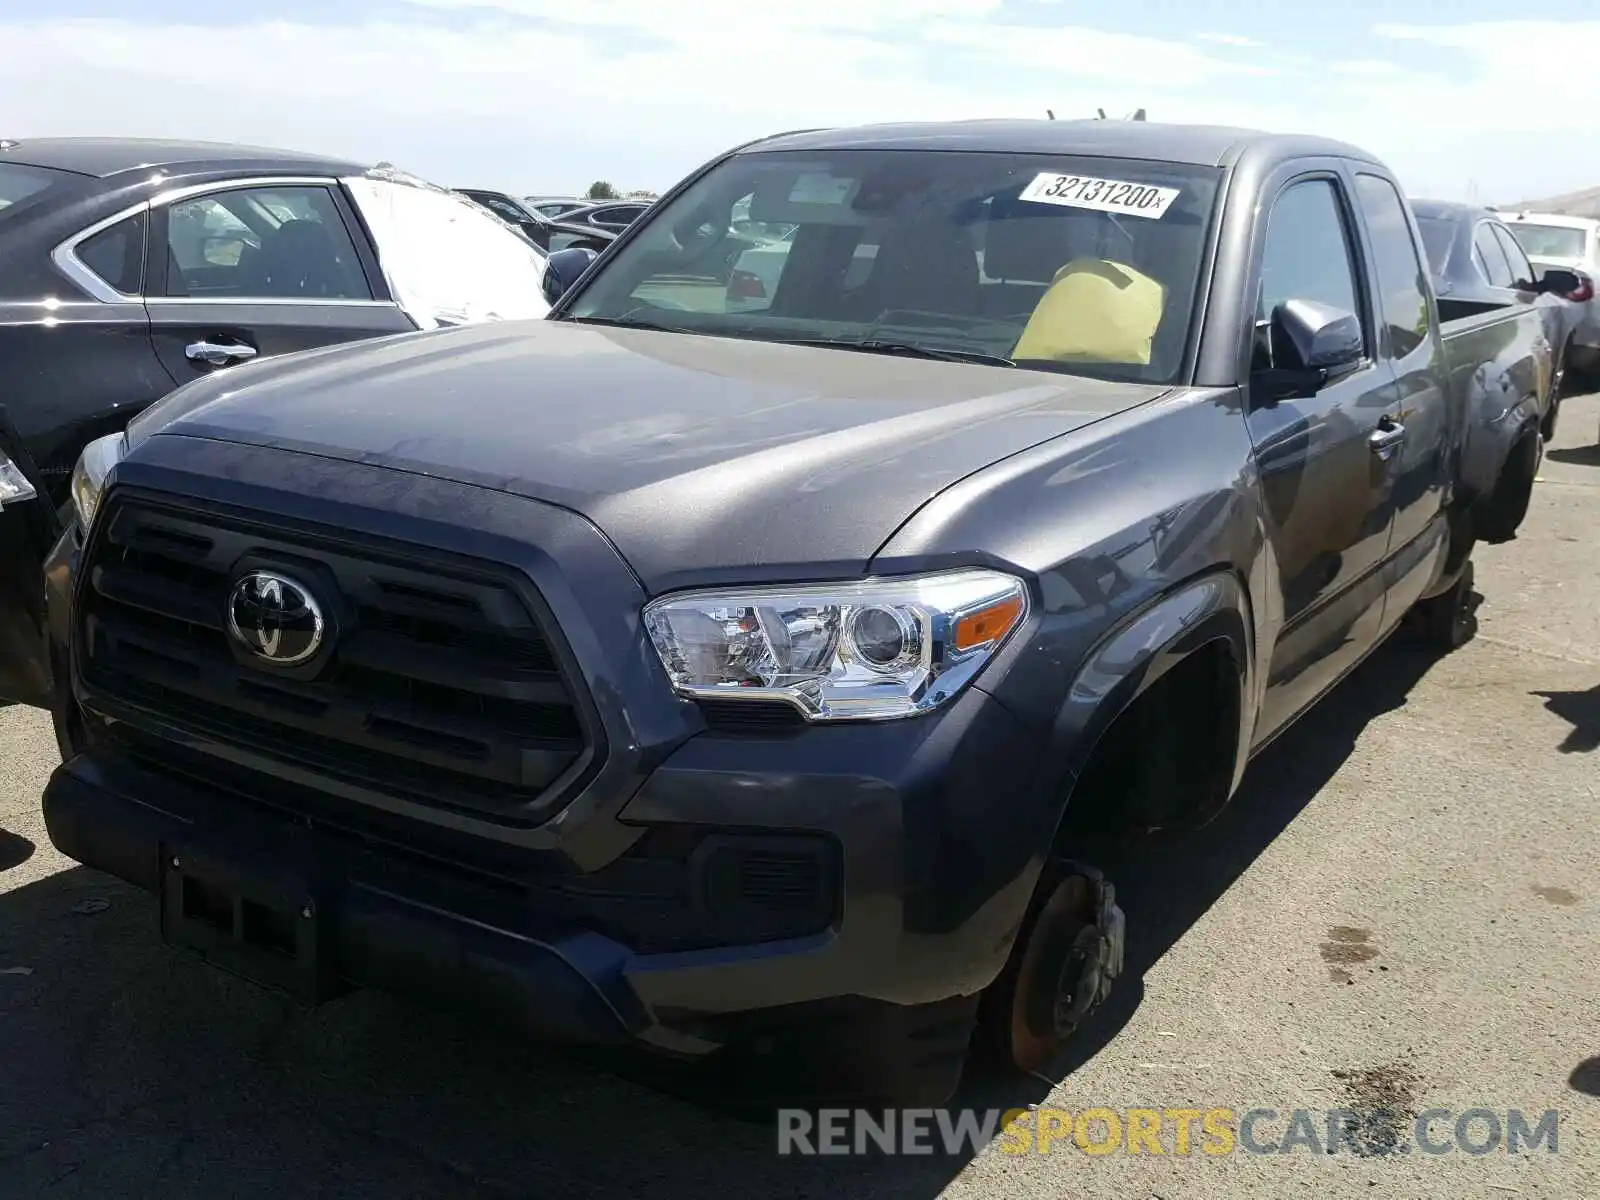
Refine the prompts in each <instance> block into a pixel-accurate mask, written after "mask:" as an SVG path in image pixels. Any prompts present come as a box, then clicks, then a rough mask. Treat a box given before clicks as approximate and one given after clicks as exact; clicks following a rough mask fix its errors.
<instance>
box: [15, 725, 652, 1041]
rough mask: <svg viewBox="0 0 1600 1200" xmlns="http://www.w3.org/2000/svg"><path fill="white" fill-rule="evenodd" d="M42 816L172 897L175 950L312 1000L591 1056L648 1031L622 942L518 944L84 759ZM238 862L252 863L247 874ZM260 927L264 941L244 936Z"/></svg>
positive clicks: (459, 914)
mask: <svg viewBox="0 0 1600 1200" xmlns="http://www.w3.org/2000/svg"><path fill="white" fill-rule="evenodd" d="M173 808H174V809H178V810H182V809H184V808H185V806H184V805H182V804H181V803H179V804H174V805H173ZM44 816H45V824H46V826H47V828H48V830H49V833H50V839H51V841H52V842H53V843H54V844H55V845H56V847H57V848H58V849H59V850H61V851H62V853H64V854H66V855H68V856H69V857H71V858H74V859H76V860H77V861H79V862H81V863H84V864H86V865H88V866H91V867H95V868H97V869H99V870H103V871H106V872H108V873H109V874H112V875H116V876H118V877H119V878H121V879H124V880H127V881H128V882H129V883H132V884H134V885H135V886H137V887H140V888H143V889H144V890H146V891H149V892H152V893H155V894H157V895H159V896H162V897H163V926H164V929H165V931H166V933H167V936H168V940H170V941H174V942H176V943H178V944H181V945H184V946H187V947H188V948H191V949H194V950H197V951H199V952H200V953H203V954H205V955H206V957H208V958H210V959H212V960H213V961H215V962H217V964H218V965H219V966H223V967H226V968H228V969H231V970H234V971H236V972H238V973H240V974H244V975H247V976H250V977H251V978H254V979H256V980H258V981H259V982H262V983H264V984H267V985H269V986H275V987H278V988H280V989H282V990H286V991H289V992H291V993H294V994H296V995H298V996H300V997H301V998H302V999H306V1000H315V999H319V998H321V997H322V996H324V995H326V994H328V990H329V989H328V986H327V984H328V982H329V981H330V980H338V981H345V982H348V983H350V984H354V985H356V986H363V987H374V988H380V989H383V990H387V991H393V992H397V993H401V994H404V995H409V996H413V997H416V998H418V999H421V1000H424V1001H431V1002H435V1003H438V1004H440V1005H441V1006H444V1007H449V1008H452V1009H457V1010H461V1009H465V1010H468V1011H473V1012H481V1013H483V1014H484V1015H485V1016H486V1017H490V1018H492V1019H495V1020H496V1021H497V1023H507V1024H510V1025H512V1026H514V1027H516V1028H519V1029H521V1030H524V1031H526V1032H528V1033H531V1034H533V1035H535V1036H539V1037H548V1038H552V1039H556V1040H560V1041H566V1042H575V1043H580V1044H590V1045H620V1044H623V1043H626V1042H629V1041H631V1040H632V1039H633V1038H634V1037H635V1036H636V1035H637V1034H638V1033H640V1032H641V1031H642V1030H643V1029H644V1028H646V1027H647V1026H648V1025H649V1024H650V1018H649V1015H648V1013H647V1012H646V1011H645V1009H644V1008H643V1006H642V1005H641V1004H640V1003H639V1002H638V1000H637V998H636V997H635V996H634V995H633V994H632V992H631V991H630V990H629V989H628V987H627V984H626V982H625V981H624V979H623V975H622V970H623V966H624V964H625V963H626V961H627V957H628V951H627V950H626V948H624V947H622V946H619V945H618V944H617V943H615V942H612V941H610V940H609V939H607V938H604V937H601V936H600V935H598V934H594V933H591V932H588V931H583V930H577V931H570V930H562V931H549V932H540V933H534V932H522V931H519V930H517V929H516V928H515V926H514V925H512V923H511V922H502V921H498V920H496V919H494V916H495V914H494V913H493V911H492V910H491V909H489V908H485V909H484V919H482V920H478V919H474V917H472V916H469V915H467V913H466V912H464V911H463V910H464V909H469V907H470V906H469V905H467V904H464V903H462V902H461V901H462V898H461V896H460V895H459V894H456V895H453V896H450V897H445V896H440V897H438V899H439V904H438V905H434V904H430V903H428V902H427V900H425V899H422V898H419V897H418V895H417V890H418V889H417V888H416V887H415V886H414V885H415V884H416V882H417V881H415V880H401V879H398V878H395V879H383V878H381V877H379V875H377V874H375V873H370V874H369V872H368V871H366V870H364V869H363V865H362V864H361V863H360V862H357V861H352V858H351V857H350V856H345V855H339V856H338V857H337V859H335V858H334V857H333V852H332V851H330V850H329V848H328V847H326V846H325V845H323V844H320V843H318V842H316V841H314V840H311V839H301V838H298V837H296V836H295V834H294V833H293V831H289V830H285V829H284V828H282V827H281V826H273V825H271V824H270V823H268V822H265V821H262V822H259V823H256V824H255V825H254V826H253V827H252V823H251V821H250V818H249V815H248V814H246V813H242V812H240V811H237V810H236V809H230V810H229V811H228V814H227V825H228V828H227V833H226V836H225V837H224V836H221V835H220V832H219V831H217V830H213V829H208V828H207V826H206V823H205V822H204V820H203V819H199V818H197V817H196V815H195V814H193V813H188V812H181V811H169V810H167V809H164V808H156V807H154V806H152V805H151V804H148V803H145V802H143V801H141V800H139V799H137V798H135V797H133V796H130V795H127V794H124V793H123V792H121V791H119V790H118V789H117V787H116V786H115V780H114V779H113V778H111V777H109V776H108V775H107V773H105V772H104V771H102V770H101V769H100V768H99V766H98V765H97V764H95V763H94V762H92V761H90V760H87V759H85V758H82V757H80V758H77V759H74V760H73V761H71V762H68V763H66V764H63V765H62V766H60V767H58V768H57V769H56V772H55V774H54V775H53V776H52V777H51V780H50V783H49V786H48V787H47V788H46V790H45V795H44ZM241 824H243V826H244V827H241ZM241 848H248V850H247V851H243V852H245V853H248V855H249V856H250V857H249V860H248V861H239V859H238V855H240V854H241V852H242V851H241ZM186 864H204V865H203V866H199V867H198V868H197V869H191V868H190V867H188V866H187V865H186ZM291 880H292V881H294V883H293V884H291V883H290V882H288V881H291ZM186 885H187V886H188V888H189V892H190V894H189V897H188V901H187V903H188V907H187V908H185V903H186V901H185V896H184V893H183V889H184V888H185V886H186ZM395 888H403V889H404V893H405V894H404V895H402V894H401V893H400V892H399V891H396V890H394V889H395ZM174 889H178V890H177V891H176V892H175V891H174ZM247 905H249V906H251V907H250V908H246V906H247ZM446 905H448V906H447V907H446ZM228 906H232V908H233V910H234V918H233V921H232V923H231V924H230V920H229V913H228V911H227V908H228ZM302 910H307V911H310V912H311V913H312V914H313V916H311V917H307V916H304V915H303V912H302ZM252 913H253V914H254V915H253V916H252V915H250V914H252ZM297 917H299V918H300V919H302V920H305V921H307V923H308V924H310V925H314V927H315V933H314V935H313V936H312V937H311V945H312V947H314V950H308V949H307V948H306V946H305V945H304V938H302V937H301V935H300V934H299V932H298V930H294V929H293V926H292V922H293V920H294V919H295V918H297ZM252 920H253V921H254V922H255V923H256V927H257V929H258V930H259V932H258V933H252V932H251V931H250V930H249V929H248V928H247V927H246V926H247V924H248V922H250V921H252ZM508 925H509V926H511V927H509V928H508V927H507V926H508ZM286 930H291V932H285V931H286ZM274 950H276V951H278V952H279V957H278V958H274V957H273V954H272V951H274Z"/></svg>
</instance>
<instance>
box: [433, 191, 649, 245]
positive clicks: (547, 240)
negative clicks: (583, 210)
mask: <svg viewBox="0 0 1600 1200" xmlns="http://www.w3.org/2000/svg"><path fill="white" fill-rule="evenodd" d="M456 191H458V192H460V193H461V194H462V195H463V196H467V197H469V198H470V199H472V200H475V201H477V203H479V204H481V205H483V207H485V208H487V209H488V210H489V211H490V212H492V213H494V215H495V216H497V217H499V218H500V219H501V220H502V221H504V222H506V224H508V225H511V226H513V227H514V228H516V229H520V230H521V231H522V233H523V234H524V235H525V236H526V237H527V238H528V240H529V241H531V242H532V243H533V244H534V245H535V246H538V247H539V249H541V250H543V251H544V252H545V253H547V254H553V253H554V252H555V251H557V250H574V249H576V250H593V251H594V252H595V253H596V254H598V253H600V251H602V250H604V249H605V248H606V246H607V245H609V244H610V243H611V241H612V240H613V239H614V238H615V237H616V236H617V231H616V230H613V229H608V228H605V227H603V226H599V225H581V224H575V223H573V222H571V221H568V220H566V219H565V218H561V219H552V218H550V217H547V216H545V215H544V214H543V213H540V212H538V211H536V210H535V209H534V208H533V207H532V206H530V205H528V204H525V203H523V202H522V201H521V200H518V199H517V198H516V197H515V196H512V195H510V194H509V193H506V192H491V191H489V190H487V189H486V188H457V189H456Z"/></svg>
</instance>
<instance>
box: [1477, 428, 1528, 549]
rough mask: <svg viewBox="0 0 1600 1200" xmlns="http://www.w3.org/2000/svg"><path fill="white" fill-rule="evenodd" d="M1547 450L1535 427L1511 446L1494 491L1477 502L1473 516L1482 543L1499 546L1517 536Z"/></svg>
mask: <svg viewBox="0 0 1600 1200" xmlns="http://www.w3.org/2000/svg"><path fill="white" fill-rule="evenodd" d="M1543 449H1544V441H1543V439H1542V438H1541V437H1540V435H1539V431H1538V430H1537V429H1533V428H1529V429H1527V430H1526V431H1524V433H1523V434H1522V436H1521V437H1520V438H1518V439H1517V443H1516V445H1514V446H1512V447H1511V452H1510V453H1509V454H1507V455H1506V465H1505V466H1504V467H1502V468H1501V470H1500V478H1499V480H1498V481H1497V482H1496V483H1495V486H1494V491H1493V492H1491V493H1490V494H1489V495H1487V496H1485V497H1483V498H1482V499H1481V500H1480V501H1479V502H1478V503H1477V505H1476V506H1475V509H1474V512H1473V514H1472V516H1473V529H1474V530H1475V532H1476V533H1477V536H1478V537H1479V539H1480V540H1482V541H1485V542H1488V543H1489V544H1490V545H1492V546H1497V545H1499V544H1501V543H1502V542H1509V541H1511V540H1513V539H1514V538H1515V537H1516V536H1517V530H1518V529H1519V528H1521V526H1522V521H1523V518H1525V517H1526V516H1527V515H1528V505H1529V504H1530V503H1531V502H1532V500H1533V481H1534V479H1535V477H1536V476H1537V475H1538V473H1539V460H1540V458H1541V457H1542V451H1543Z"/></svg>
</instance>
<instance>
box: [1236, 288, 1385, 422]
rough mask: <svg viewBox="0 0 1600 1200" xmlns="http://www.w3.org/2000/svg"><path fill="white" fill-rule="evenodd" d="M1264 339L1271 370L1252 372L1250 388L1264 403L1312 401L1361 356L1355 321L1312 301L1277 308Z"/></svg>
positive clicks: (1287, 302) (1351, 315) (1349, 315)
mask: <svg viewBox="0 0 1600 1200" xmlns="http://www.w3.org/2000/svg"><path fill="white" fill-rule="evenodd" d="M1266 333H1267V340H1268V345H1269V346H1270V348H1271V354H1272V365H1271V367H1269V368H1266V369H1264V370H1258V371H1256V372H1254V373H1253V374H1252V376H1251V379H1250V385H1251V388H1252V389H1253V390H1256V389H1259V390H1260V391H1261V392H1262V393H1264V394H1263V395H1262V397H1261V398H1262V399H1264V400H1266V401H1268V402H1271V401H1276V400H1293V399H1300V398H1303V397H1306V396H1314V395H1316V394H1317V392H1318V391H1319V390H1321V389H1322V388H1323V387H1324V386H1326V385H1327V383H1328V382H1329V381H1330V380H1332V379H1335V378H1337V377H1338V376H1340V375H1344V374H1346V373H1348V372H1349V371H1351V370H1353V369H1354V368H1355V367H1357V366H1359V365H1360V364H1361V361H1362V359H1363V358H1364V357H1365V356H1366V339H1365V337H1364V336H1363V334H1362V330H1361V318H1360V317H1358V316H1356V315H1355V313H1353V312H1347V311H1346V310H1344V309H1342V308H1335V307H1334V306H1333V305H1331V304H1319V303H1317V302H1316V301H1314V300H1285V301H1284V302H1283V303H1282V304H1279V305H1278V306H1277V307H1275V308H1274V309H1273V310H1272V317H1271V320H1270V321H1268V323H1267V330H1266Z"/></svg>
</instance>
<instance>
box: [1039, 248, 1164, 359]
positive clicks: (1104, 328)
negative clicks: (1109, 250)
mask: <svg viewBox="0 0 1600 1200" xmlns="http://www.w3.org/2000/svg"><path fill="white" fill-rule="evenodd" d="M1166 300H1167V289H1166V288H1165V287H1163V286H1162V285H1161V284H1159V283H1157V282H1156V281H1155V280H1154V279H1151V278H1150V276H1148V275H1145V274H1143V273H1141V272H1139V271H1135V270H1134V269H1133V268H1132V267H1129V266H1125V265H1124V264H1122V263H1114V262H1111V261H1109V260H1107V259H1103V258H1076V259H1073V260H1072V261H1071V262H1069V263H1068V264H1067V265H1066V266H1064V267H1062V268H1061V269H1060V270H1059V271H1057V272H1056V277H1055V279H1053V280H1052V281H1051V282H1050V287H1049V288H1048V289H1047V290H1046V291H1045V294H1044V296H1043V297H1042V298H1041V299H1040V300H1039V303H1038V305H1037V306H1036V307H1035V308H1034V310H1033V315H1032V316H1030V317H1029V318H1028V324H1027V327H1026V328H1025V329H1023V331H1022V336H1021V337H1020V338H1018V339H1017V344H1016V346H1015V347H1014V348H1013V349H1012V351H1011V357H1012V358H1042V359H1052V360H1054V361H1057V362H1103V363H1126V364H1130V365H1137V366H1148V365H1149V363H1150V345H1151V342H1152V341H1153V340H1154V338H1155V335H1156V326H1157V325H1159V324H1160V323H1161V313H1162V310H1163V309H1164V308H1165V307H1166Z"/></svg>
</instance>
